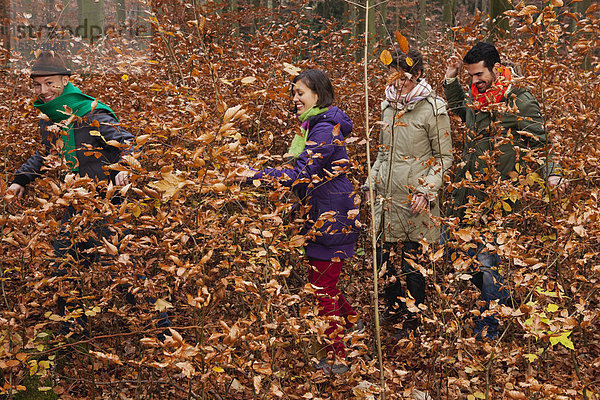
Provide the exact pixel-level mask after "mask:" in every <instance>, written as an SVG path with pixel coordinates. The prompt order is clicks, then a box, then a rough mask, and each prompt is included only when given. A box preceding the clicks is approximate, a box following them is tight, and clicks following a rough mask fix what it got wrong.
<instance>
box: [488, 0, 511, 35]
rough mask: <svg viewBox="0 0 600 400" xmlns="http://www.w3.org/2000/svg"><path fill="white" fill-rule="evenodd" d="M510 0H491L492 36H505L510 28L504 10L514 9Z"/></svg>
mask: <svg viewBox="0 0 600 400" xmlns="http://www.w3.org/2000/svg"><path fill="white" fill-rule="evenodd" d="M512 8H513V7H512V4H511V3H510V2H509V1H508V0H490V37H491V38H494V37H496V36H504V35H506V33H507V32H508V30H509V29H510V26H509V25H508V18H506V15H504V14H503V13H504V11H506V10H510V9H512Z"/></svg>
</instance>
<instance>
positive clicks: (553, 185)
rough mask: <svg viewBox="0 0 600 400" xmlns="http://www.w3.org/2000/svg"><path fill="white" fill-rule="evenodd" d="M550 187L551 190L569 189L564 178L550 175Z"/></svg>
mask: <svg viewBox="0 0 600 400" xmlns="http://www.w3.org/2000/svg"><path fill="white" fill-rule="evenodd" d="M548 186H550V189H558V190H565V189H566V188H567V187H568V183H567V181H566V180H565V179H564V178H563V177H562V176H558V175H550V176H549V177H548Z"/></svg>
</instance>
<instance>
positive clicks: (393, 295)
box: [377, 241, 425, 315]
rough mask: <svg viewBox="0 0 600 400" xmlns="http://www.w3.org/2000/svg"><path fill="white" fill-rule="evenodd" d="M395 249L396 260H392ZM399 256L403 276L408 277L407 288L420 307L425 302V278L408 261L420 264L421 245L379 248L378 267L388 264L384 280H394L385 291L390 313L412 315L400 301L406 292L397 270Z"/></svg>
mask: <svg viewBox="0 0 600 400" xmlns="http://www.w3.org/2000/svg"><path fill="white" fill-rule="evenodd" d="M393 247H396V248H395V250H396V258H395V260H394V259H392V260H390V253H391V250H392V248H393ZM398 256H400V269H401V271H402V275H404V276H405V277H406V287H407V289H408V292H409V293H410V295H411V296H412V297H413V298H414V299H415V306H418V305H419V304H422V303H423V302H425V278H424V277H423V275H422V274H421V273H420V272H419V271H417V270H416V269H415V268H413V266H412V265H410V263H409V262H408V261H407V260H408V259H411V260H412V261H414V262H415V263H418V262H419V260H420V259H421V258H422V257H421V245H420V244H419V243H417V242H411V241H406V242H401V243H398V244H396V243H391V242H385V243H384V244H383V246H380V247H378V248H377V265H378V266H379V268H381V267H382V266H383V264H384V263H387V267H386V272H385V274H384V278H386V280H392V282H391V283H389V284H388V285H386V287H385V289H384V297H385V301H386V303H387V307H388V311H389V312H391V313H407V314H408V315H411V314H412V313H410V312H408V309H407V307H406V304H405V303H404V302H402V301H401V300H400V297H404V290H403V289H402V282H401V280H400V276H399V274H398V271H397V269H396V265H398V262H397V260H398ZM394 279H395V281H394Z"/></svg>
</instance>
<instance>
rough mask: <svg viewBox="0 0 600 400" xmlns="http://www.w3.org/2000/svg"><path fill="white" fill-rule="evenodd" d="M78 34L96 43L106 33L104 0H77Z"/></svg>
mask: <svg viewBox="0 0 600 400" xmlns="http://www.w3.org/2000/svg"><path fill="white" fill-rule="evenodd" d="M77 8H78V16H79V27H78V28H77V30H78V34H79V35H80V36H81V37H82V38H84V39H87V40H89V41H90V43H92V44H93V43H94V42H96V41H98V39H100V37H101V35H102V34H103V33H104V0H98V1H95V0H77Z"/></svg>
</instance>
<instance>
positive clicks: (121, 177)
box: [115, 171, 129, 186]
mask: <svg viewBox="0 0 600 400" xmlns="http://www.w3.org/2000/svg"><path fill="white" fill-rule="evenodd" d="M128 183H129V171H121V172H119V173H118V174H117V176H115V185H117V186H125V185H127V184H128Z"/></svg>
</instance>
